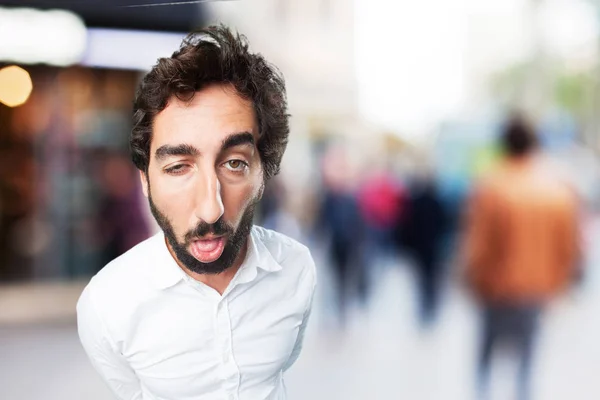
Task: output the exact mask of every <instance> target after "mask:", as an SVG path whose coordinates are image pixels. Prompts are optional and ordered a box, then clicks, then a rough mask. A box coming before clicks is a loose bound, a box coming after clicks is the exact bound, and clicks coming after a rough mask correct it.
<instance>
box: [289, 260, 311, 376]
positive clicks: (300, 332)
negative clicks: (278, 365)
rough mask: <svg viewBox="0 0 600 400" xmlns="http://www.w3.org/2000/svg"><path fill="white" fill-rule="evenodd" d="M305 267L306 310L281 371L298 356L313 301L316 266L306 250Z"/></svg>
mask: <svg viewBox="0 0 600 400" xmlns="http://www.w3.org/2000/svg"><path fill="white" fill-rule="evenodd" d="M306 262H307V264H308V265H307V269H308V271H309V274H308V275H309V277H308V278H309V282H310V283H309V285H308V288H309V289H308V290H309V293H308V302H307V306H306V310H305V311H304V316H303V318H302V323H301V325H300V329H299V330H298V336H297V337H296V343H295V344H294V349H293V350H292V353H291V354H290V358H289V359H288V361H287V362H286V363H285V365H284V367H283V371H284V372H285V371H287V370H288V369H289V368H290V367H291V366H292V365H294V363H295V362H296V360H297V359H298V356H300V352H301V351H302V344H303V342H304V333H305V331H306V326H307V325H308V320H309V319H310V313H311V310H312V302H313V298H314V295H315V288H316V285H317V279H316V278H317V276H316V275H317V274H316V268H315V262H314V260H313V258H312V256H311V255H310V252H308V257H307V261H306Z"/></svg>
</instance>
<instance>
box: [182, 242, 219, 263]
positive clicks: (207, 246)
mask: <svg viewBox="0 0 600 400" xmlns="http://www.w3.org/2000/svg"><path fill="white" fill-rule="evenodd" d="M190 247H191V248H190V252H191V253H192V255H193V256H194V258H196V259H197V260H198V261H200V262H203V263H209V262H213V261H216V260H218V259H219V257H221V254H222V253H223V250H224V248H225V238H223V237H220V238H217V239H210V240H195V241H194V242H192V245H191V246H190Z"/></svg>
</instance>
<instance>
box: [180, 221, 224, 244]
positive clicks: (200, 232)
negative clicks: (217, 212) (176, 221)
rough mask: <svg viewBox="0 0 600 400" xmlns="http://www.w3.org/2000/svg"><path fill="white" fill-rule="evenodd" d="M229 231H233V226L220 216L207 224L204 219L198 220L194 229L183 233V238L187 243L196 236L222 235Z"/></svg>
mask: <svg viewBox="0 0 600 400" xmlns="http://www.w3.org/2000/svg"><path fill="white" fill-rule="evenodd" d="M230 233H233V228H232V227H231V226H229V225H228V224H227V223H226V222H225V221H224V220H223V219H222V218H220V219H218V220H217V222H215V223H214V224H208V223H206V222H204V221H200V222H199V223H198V225H196V227H195V228H194V229H192V230H190V231H188V232H187V233H186V234H185V236H184V239H185V241H186V242H187V243H189V242H191V241H192V240H194V239H196V238H198V237H201V236H206V235H208V234H213V235H216V236H223V235H226V234H230Z"/></svg>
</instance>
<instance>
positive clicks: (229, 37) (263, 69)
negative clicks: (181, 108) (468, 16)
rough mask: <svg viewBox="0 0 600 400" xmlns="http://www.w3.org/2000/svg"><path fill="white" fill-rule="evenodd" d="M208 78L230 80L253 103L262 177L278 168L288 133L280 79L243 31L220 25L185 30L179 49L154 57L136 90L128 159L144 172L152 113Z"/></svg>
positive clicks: (187, 96)
mask: <svg viewBox="0 0 600 400" xmlns="http://www.w3.org/2000/svg"><path fill="white" fill-rule="evenodd" d="M214 83H225V84H231V85H233V87H235V89H236V91H237V93H238V94H239V95H240V96H241V97H242V98H244V99H246V100H250V101H251V102H252V104H253V106H254V111H255V113H256V119H257V121H258V128H259V139H258V142H257V147H258V151H259V154H260V158H261V161H262V165H263V171H264V179H265V181H266V180H268V179H270V178H272V177H273V176H275V175H276V174H277V173H278V172H279V166H280V164H281V158H282V157H283V153H284V152H285V148H286V146H287V142H288V135H289V122H288V118H289V115H288V114H287V100H286V92H285V81H284V79H283V76H282V75H281V73H280V72H279V71H278V70H277V69H276V67H274V66H272V65H271V64H269V63H268V62H267V61H266V60H265V59H264V58H263V56H262V55H260V54H257V53H251V52H250V51H249V50H248V41H247V39H246V37H245V36H243V35H240V34H237V33H236V34H235V35H234V34H233V33H232V32H231V31H230V30H229V29H228V28H227V27H225V26H223V25H219V26H210V27H208V28H205V29H201V30H198V31H196V32H192V33H190V34H189V35H188V36H187V37H186V38H185V39H184V40H183V42H182V43H181V46H180V48H179V50H177V51H175V52H174V53H173V55H172V56H171V57H169V58H160V59H159V60H158V62H157V63H156V65H155V66H154V67H153V68H152V70H151V71H150V72H148V74H146V76H145V77H144V78H143V80H142V82H141V84H140V86H139V88H138V91H137V93H136V97H135V102H134V112H133V129H132V131H131V137H130V147H131V158H132V160H133V163H134V164H135V166H136V167H137V168H138V169H139V170H140V171H143V172H144V173H146V174H147V173H148V165H149V161H150V143H151V141H152V125H153V120H154V117H155V116H156V115H157V114H158V113H159V112H161V111H162V110H163V109H164V108H165V107H166V106H167V102H168V101H169V99H170V98H171V97H172V96H176V97H177V98H179V99H181V100H184V101H189V100H191V99H192V97H193V96H194V94H195V93H196V92H197V91H199V90H201V89H202V88H204V87H206V86H207V85H210V84H214Z"/></svg>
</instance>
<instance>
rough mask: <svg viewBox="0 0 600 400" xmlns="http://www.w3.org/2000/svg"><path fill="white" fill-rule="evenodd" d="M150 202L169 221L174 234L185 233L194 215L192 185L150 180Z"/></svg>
mask: <svg viewBox="0 0 600 400" xmlns="http://www.w3.org/2000/svg"><path fill="white" fill-rule="evenodd" d="M150 193H151V195H152V201H153V202H154V204H155V206H156V207H157V208H158V210H159V211H160V212H161V213H163V214H164V215H165V216H166V217H167V218H168V219H169V221H170V223H171V225H172V226H173V229H174V230H175V233H176V234H178V235H179V234H180V233H181V232H183V231H187V229H188V227H189V225H190V217H191V216H193V215H194V207H193V203H192V201H193V198H194V196H193V192H192V185H186V184H181V182H179V183H177V184H176V182H173V179H171V180H169V179H160V177H159V178H155V179H154V180H152V179H151V180H150Z"/></svg>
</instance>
